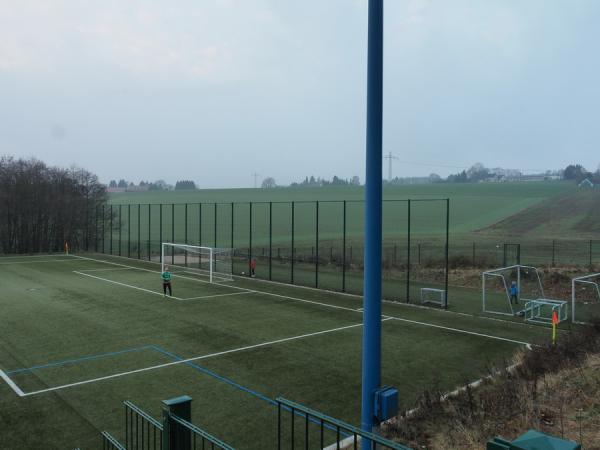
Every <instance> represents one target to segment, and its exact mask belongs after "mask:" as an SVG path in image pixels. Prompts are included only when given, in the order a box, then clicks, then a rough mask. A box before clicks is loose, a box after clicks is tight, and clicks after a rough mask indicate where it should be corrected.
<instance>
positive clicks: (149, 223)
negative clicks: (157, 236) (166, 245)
mask: <svg viewBox="0 0 600 450" xmlns="http://www.w3.org/2000/svg"><path fill="white" fill-rule="evenodd" d="M151 259H152V203H148V261H150V260H151Z"/></svg>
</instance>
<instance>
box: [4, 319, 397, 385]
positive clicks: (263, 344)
mask: <svg viewBox="0 0 600 450" xmlns="http://www.w3.org/2000/svg"><path fill="white" fill-rule="evenodd" d="M387 320H390V319H383V320H382V321H387ZM362 326H363V324H362V323H357V324H353V325H346V326H343V327H337V328H331V329H329V330H323V331H316V332H313V333H306V334H301V335H298V336H291V337H287V338H282V339H276V340H273V341H267V342H261V343H259V344H252V345H246V346H244V347H239V348H234V349H230V350H223V351H220V352H215V353H210V354H207V355H200V356H195V357H192V358H186V359H181V360H177V361H172V362H168V363H163V364H156V365H154V366H149V367H143V368H141V369H135V370H129V371H127V372H119V373H115V374H112V375H106V376H103V377H97V378H92V379H89V380H82V381H77V382H74V383H69V384H63V385H60V386H54V387H51V388H46V389H40V390H37V391H30V392H23V391H22V390H21V389H20V388H19V387H18V386H17V385H16V384H15V383H14V382H13V381H12V380H11V379H10V378H9V377H8V376H6V375H5V374H4V372H2V371H0V376H1V377H2V378H3V379H4V380H5V381H6V382H7V383H8V384H9V385H10V386H11V387H12V388H13V390H14V391H15V392H16V393H17V394H18V395H19V396H20V397H30V396H34V395H39V394H44V393H47V392H53V391H58V390H62V389H67V388H71V387H75V386H81V385H85V384H91V383H97V382H100V381H104V380H111V379H114V378H120V377H124V376H128V375H133V374H137V373H143V372H148V371H151V370H157V369H162V368H164V367H171V366H176V365H180V364H186V363H190V362H192V361H200V360H204V359H209V358H215V357H217V356H223V355H228V354H231V353H239V352H243V351H246V350H253V349H256V348H261V347H268V346H272V345H276V344H281V343H284V342H290V341H295V340H299V339H305V338H309V337H313V336H321V335H324V334H329V333H334V332H337V331H343V330H348V329H352V328H358V327H362ZM19 392H20V393H19Z"/></svg>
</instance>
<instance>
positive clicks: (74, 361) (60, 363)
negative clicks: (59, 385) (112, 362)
mask: <svg viewBox="0 0 600 450" xmlns="http://www.w3.org/2000/svg"><path fill="white" fill-rule="evenodd" d="M148 349H152V350H156V349H154V348H153V346H152V345H146V346H144V347H136V348H128V349H125V350H119V351H116V352H109V353H101V354H99V355H91V356H83V357H81V358H74V359H65V360H63V361H57V362H53V363H48V364H41V365H38V366H32V367H24V368H21V369H15V370H11V371H10V372H5V373H6V374H7V375H11V374H14V373H20V372H30V371H33V370H37V369H46V368H48V367H58V366H66V365H68V364H77V363H80V362H83V361H91V360H94V359H102V358H108V357H110V356H118V355H122V354H125V353H132V352H139V351H142V350H148Z"/></svg>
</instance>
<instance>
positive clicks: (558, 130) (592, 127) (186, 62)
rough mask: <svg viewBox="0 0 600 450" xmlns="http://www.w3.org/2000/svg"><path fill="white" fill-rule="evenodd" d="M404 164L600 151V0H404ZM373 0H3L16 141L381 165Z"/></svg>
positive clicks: (64, 149)
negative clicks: (375, 139) (374, 134)
mask: <svg viewBox="0 0 600 450" xmlns="http://www.w3.org/2000/svg"><path fill="white" fill-rule="evenodd" d="M385 8H386V9H385V87H384V89H385V91H384V99H385V100H384V101H385V111H384V151H385V152H388V151H391V152H393V153H394V154H395V155H396V156H397V157H398V158H399V160H398V161H396V162H395V165H394V174H395V175H401V176H407V175H427V174H429V173H431V172H436V173H439V174H441V175H447V174H448V173H450V172H456V171H457V169H455V168H454V167H457V168H458V167H462V166H469V165H471V164H472V163H474V162H478V161H479V162H482V163H484V164H485V165H486V166H491V167H494V166H503V167H508V168H525V169H529V170H534V169H546V168H549V169H552V168H561V167H564V166H565V165H567V164H568V163H570V162H581V163H583V164H584V165H585V166H586V167H587V168H588V169H593V170H595V169H596V168H597V167H598V163H600V121H599V116H600V115H599V109H600V82H599V81H598V80H599V79H600V49H599V48H598V47H599V45H600V1H597V0H587V1H586V0H568V1H567V0H561V1H559V0H526V1H523V0H514V1H512V0H485V1H481V0H438V1H427V0H387V1H386V4H385ZM366 26H367V0H302V1H300V0H176V1H167V0H155V1H148V0H145V1H141V0H140V1H137V0H127V1H123V0H98V1H95V0H87V1H75V0H44V1H39V0H0V154H10V155H14V156H23V157H29V156H34V157H36V158H39V159H42V160H44V161H46V162H49V163H51V164H53V165H60V166H69V165H72V164H76V165H78V166H81V167H85V168H87V169H89V170H91V171H93V172H95V173H97V174H98V175H99V176H100V178H101V180H103V181H105V182H107V181H108V180H110V179H112V178H116V179H118V178H126V179H128V180H132V181H135V182H138V181H139V180H140V179H149V180H156V179H161V178H162V179H165V180H167V181H168V182H175V181H176V180H177V179H193V180H195V181H196V182H197V183H198V184H199V186H200V187H234V186H235V187H238V186H242V187H243V186H252V184H253V176H252V174H253V173H254V172H257V173H259V174H260V175H261V178H263V177H265V176H273V177H275V179H276V180H277V181H278V182H279V183H289V182H290V181H294V180H299V179H301V178H303V177H304V176H305V175H311V174H312V175H315V176H322V177H331V176H333V175H334V174H336V175H338V176H342V177H351V176H352V175H359V176H360V177H361V180H363V179H364V147H365V145H364V141H365V138H364V133H365V132H364V128H365V109H366V108H365V100H366V56H367V55H366V36H367V28H366Z"/></svg>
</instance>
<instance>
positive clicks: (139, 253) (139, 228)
mask: <svg viewBox="0 0 600 450" xmlns="http://www.w3.org/2000/svg"><path fill="white" fill-rule="evenodd" d="M141 221H142V205H141V203H138V205H137V259H141V258H142V249H141V245H142V240H141V238H140V235H141V232H142V223H141Z"/></svg>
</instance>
